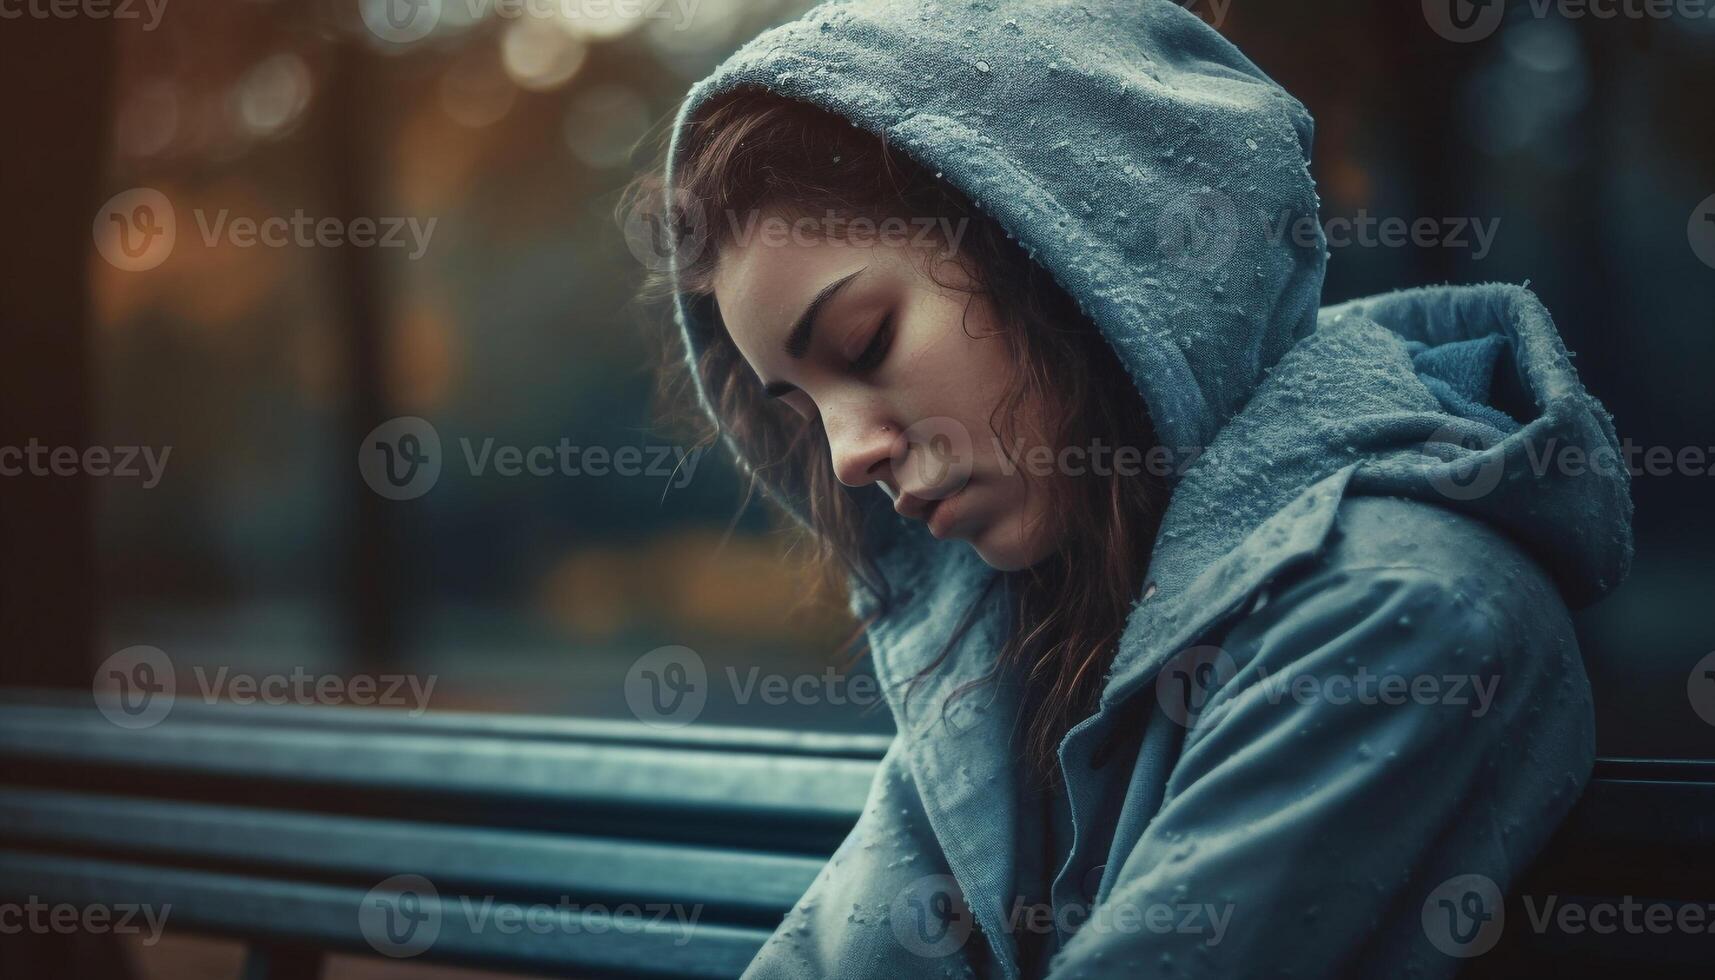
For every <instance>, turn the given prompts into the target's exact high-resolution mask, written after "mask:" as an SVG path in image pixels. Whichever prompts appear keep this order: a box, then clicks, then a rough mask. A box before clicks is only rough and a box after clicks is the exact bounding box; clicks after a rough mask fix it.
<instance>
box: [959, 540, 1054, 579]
mask: <svg viewBox="0 0 1715 980" xmlns="http://www.w3.org/2000/svg"><path fill="white" fill-rule="evenodd" d="M970 544H971V549H972V550H974V551H975V552H976V553H977V557H979V558H981V559H982V560H983V562H984V563H985V564H987V565H988V566H989V567H990V568H993V569H995V570H996V571H1001V572H1016V571H1020V570H1022V569H1026V568H1029V567H1030V566H1032V565H1034V564H1036V563H1037V562H1040V561H1043V560H1044V559H1046V558H1048V557H1049V556H1050V555H1052V554H1053V553H1054V543H1053V542H1052V541H1028V540H1019V539H1017V538H1007V539H1005V540H1002V541H990V540H988V539H987V538H978V539H977V540H974V541H972V542H971V543H970Z"/></svg>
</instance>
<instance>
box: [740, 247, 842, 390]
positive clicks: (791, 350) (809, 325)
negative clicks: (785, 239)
mask: <svg viewBox="0 0 1715 980" xmlns="http://www.w3.org/2000/svg"><path fill="white" fill-rule="evenodd" d="M867 268H869V267H868V266H864V269H867ZM863 271H864V270H863V269H859V270H857V272H853V273H850V274H849V275H845V276H841V277H840V278H838V279H835V280H834V281H833V282H830V283H828V284H827V285H826V286H823V287H822V288H821V290H820V291H819V292H817V293H816V296H815V298H814V299H812V300H810V304H809V305H808V306H806V307H804V312H802V313H800V314H798V319H797V320H795V321H793V323H792V330H791V332H790V333H788V334H787V335H786V339H785V340H784V341H783V342H782V343H781V344H780V349H781V350H782V351H785V352H786V356H787V357H790V358H791V359H793V360H794V361H801V360H803V359H804V355H805V354H807V353H809V350H810V339H811V336H812V335H813V333H814V332H815V329H816V317H817V315H818V314H820V313H821V312H822V307H823V306H825V305H826V304H827V303H828V301H829V300H831V299H833V298H834V295H835V294H836V293H838V292H839V291H840V290H841V289H842V288H844V287H845V284H846V283H848V282H851V281H852V280H853V279H856V278H857V277H858V275H859V274H860V273H862V272H863ZM797 390H798V386H797V385H795V384H791V383H789V382H786V381H771V382H766V383H764V384H763V386H762V394H763V396H764V397H767V398H779V397H781V396H782V395H788V394H791V393H792V392H794V391H797Z"/></svg>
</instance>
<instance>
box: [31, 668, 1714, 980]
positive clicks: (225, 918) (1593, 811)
mask: <svg viewBox="0 0 1715 980" xmlns="http://www.w3.org/2000/svg"><path fill="white" fill-rule="evenodd" d="M887 743H888V739H887V737H885V736H862V735H855V736H854V735H819V734H802V733H789V732H777V731H765V730H740V729H724V728H715V727H707V726H693V727H687V728H683V729H676V730H659V729H653V728H649V727H647V726H643V725H641V724H622V723H617V722H606V721H583V720H565V719H549V718H535V717H516V716H490V715H476V714H459V715H449V714H431V715H424V716H421V717H417V718H412V717H409V716H407V715H405V714H403V713H397V712H388V711H381V710H375V711H364V710H360V709H345V708H307V707H290V708H286V707H265V706H249V707H239V706H233V705H207V704H200V703H197V704H187V703H180V704H178V705H176V706H175V707H174V708H173V710H172V712H171V713H170V715H169V716H168V717H167V718H166V719H165V720H164V721H162V722H160V723H159V724H157V725H154V726H153V727H149V728H144V729H140V730H128V729H125V728H121V727H119V726H117V725H115V724H113V723H111V722H110V721H108V720H107V718H106V717H105V716H104V715H103V714H102V713H101V712H99V711H98V710H96V709H95V708H94V707H92V706H91V704H90V700H89V697H88V695H83V696H82V697H81V698H74V697H71V696H69V695H64V694H50V693H43V692H12V693H9V694H6V695H4V696H3V697H0V764H3V765H4V767H5V771H6V773H7V778H6V781H5V784H4V786H0V901H12V902H17V901H24V900H26V899H28V898H30V897H32V896H33V897H36V898H38V899H40V900H42V901H46V902H56V903H72V904H77V905H105V906H113V905H117V904H121V903H134V904H145V905H151V906H154V907H157V908H159V907H164V906H169V905H170V906H171V911H170V928H171V929H172V930H173V931H175V932H178V931H186V932H193V933H207V934H211V935H217V936H225V937H236V938H238V939H240V940H243V941H244V942H246V943H247V944H248V946H249V951H250V952H249V961H248V963H247V966H246V972H245V976H246V977H252V978H283V977H294V978H297V977H314V976H316V975H317V974H318V972H319V970H320V967H321V959H322V955H323V953H324V952H327V951H350V952H358V953H368V954H371V955H378V954H386V955H406V954H409V955H413V956H415V957H416V958H417V959H418V960H420V961H425V962H444V963H453V964H466V965H477V966H485V967H489V968H498V969H502V970H507V971H517V972H535V973H547V974H556V975H577V976H616V977H617V976H625V977H632V976H635V977H733V976H737V975H738V974H739V973H740V972H742V970H743V969H744V966H745V965H746V964H747V963H748V962H749V961H750V959H751V957H752V956H753V955H754V954H755V952H756V950H757V949H758V947H759V946H760V945H761V944H762V942H763V941H764V940H765V939H766V938H767V937H768V936H769V934H770V933H771V932H772V931H773V929H774V927H775V926H776V925H777V924H778V923H779V921H780V917H781V915H782V914H783V913H784V912H785V911H786V910H787V909H788V908H790V907H791V905H792V903H793V902H794V901H796V900H797V898H798V897H799V896H800V895H801V894H803V892H804V890H805V889H806V888H807V887H808V886H809V884H810V883H811V881H812V879H813V878H814V877H815V875H816V874H817V872H818V871H819V870H820V868H821V866H822V864H823V863H824V862H825V860H826V858H827V856H828V855H829V854H830V853H831V852H832V850H833V848H834V847H835V846H836V845H837V844H838V843H839V841H840V840H841V839H842V838H843V837H844V836H845V834H846V832H847V831H848V829H849V828H850V827H851V825H852V823H853V822H854V821H855V820H856V818H857V815H858V813H859V811H860V809H861V807H862V805H863V803H864V800H865V797H866V794H867V792H868V789H869V783H870V780H871V776H872V774H873V772H874V770H875V766H876V763H877V760H878V759H879V758H880V757H881V755H882V753H883V752H884V751H885V749H886V747H887ZM400 874H412V875H419V876H421V877H422V878H423V879H426V880H427V881H428V882H429V883H430V884H431V886H432V894H431V893H430V892H428V891H422V890H420V889H415V888H414V887H411V888H406V889H405V890H406V891H411V892H412V897H411V898H410V899H409V900H408V901H409V906H408V907H406V906H404V905H402V904H401V903H403V902H406V901H407V899H406V898H405V896H404V892H403V891H399V892H395V891H386V890H383V891H377V890H376V889H377V886H378V885H379V884H380V883H382V882H383V881H385V880H387V879H389V878H392V877H393V876H396V875H400ZM1520 890H1523V891H1532V892H1540V893H1549V892H1551V893H1553V894H1556V895H1561V896H1579V895H1583V896H1613V897H1614V898H1616V899H1617V898H1618V897H1619V896H1622V895H1631V896H1634V897H1636V898H1638V899H1639V900H1649V899H1661V900H1670V901H1699V902H1715V762H1707V761H1705V762H1678V761H1648V760H1638V759H1603V760H1601V761H1600V763H1599V764H1598V767H1597V772H1596V778H1595V780H1594V781H1593V783H1592V784H1591V786H1590V787H1589V789H1588V791H1587V792H1586V793H1585V795H1584V797H1583V799H1582V800H1581V801H1580V802H1579V804H1578V806H1577V809H1576V810H1575V812H1574V814H1573V816H1572V817H1571V819H1570V820H1569V821H1568V822H1567V824H1566V825H1565V827H1564V828H1563V829H1562V831H1561V832H1560V834H1559V835H1558V837H1557V838H1556V840H1555V842H1554V845H1553V847H1552V849H1551V851H1550V853H1549V854H1547V855H1546V856H1545V857H1544V859H1543V860H1542V861H1541V862H1539V863H1538V865H1537V866H1536V868H1535V869H1534V870H1533V871H1532V872H1531V874H1530V875H1529V876H1528V879H1527V881H1525V882H1523V883H1522V884H1521V889H1520ZM567 899H569V900H570V902H571V903H572V904H571V905H567V904H566V900H567ZM366 907H367V908H368V909H369V912H368V913H366V912H365V909H366ZM508 909H510V910H511V911H507V910H508ZM632 909H636V910H638V915H636V916H633V915H631V914H630V910H632ZM526 910H529V911H528V915H534V916H535V917H536V920H535V923H536V924H535V926H533V927H531V926H527V925H521V923H527V922H529V921H530V920H529V918H528V917H527V915H526ZM675 910H676V911H675ZM407 912H408V913H410V916H405V915H404V913H407ZM657 913H660V914H657ZM365 914H368V915H369V916H370V918H368V919H365V918H364V916H365ZM387 914H395V915H398V916H401V917H400V918H397V919H396V920H390V921H395V922H396V923H397V924H402V925H408V921H407V919H408V918H409V919H410V921H418V920H421V921H434V920H435V919H436V918H438V922H437V923H436V928H435V930H434V935H433V936H432V941H431V942H429V943H427V944H426V945H423V946H422V948H421V949H416V948H413V943H416V944H417V945H422V944H421V937H420V936H412V937H407V938H403V939H401V938H400V937H404V936H406V934H407V932H409V930H408V929H401V930H400V931H398V932H396V933H394V934H392V935H391V936H390V937H386V936H384V937H380V938H378V937H377V934H376V932H375V929H374V928H373V924H374V923H375V922H376V921H377V920H376V918H375V916H377V915H387ZM1514 914H1517V915H1519V916H1521V919H1520V921H1523V919H1522V916H1523V912H1522V910H1520V911H1517V912H1515V911H1514V910H1513V909H1512V908H1510V907H1509V911H1508V915H1509V922H1510V921H1512V920H1511V916H1512V915H1514ZM693 916H694V920H692V917H693ZM411 917H414V918H411ZM687 920H692V921H689V922H688V921H687ZM503 921H508V922H510V923H511V924H512V926H513V928H510V929H506V928H501V927H500V926H499V923H501V922H503ZM366 923H367V924H366ZM1587 938H1588V942H1584V943H1579V942H1569V941H1568V940H1567V937H1564V936H1558V935H1536V934H1532V933H1531V932H1530V931H1529V930H1524V929H1516V930H1515V929H1509V930H1508V932H1507V940H1506V941H1505V942H1503V944H1502V946H1501V947H1497V949H1496V950H1495V952H1494V953H1493V954H1490V955H1486V956H1484V957H1482V958H1481V959H1479V960H1474V961H1473V968H1474V970H1475V971H1478V972H1481V971H1498V970H1503V969H1504V970H1509V971H1513V970H1517V969H1521V968H1522V969H1526V970H1528V971H1530V972H1537V971H1541V970H1548V969H1554V970H1557V971H1558V972H1561V973H1565V972H1567V971H1572V973H1573V975H1578V974H1579V973H1580V972H1581V971H1583V970H1586V969H1588V970H1596V971H1601V970H1604V969H1606V970H1618V969H1622V968H1624V969H1627V970H1636V969H1640V968H1643V967H1645V966H1648V967H1649V968H1650V969H1651V970H1652V971H1653V973H1652V975H1657V976H1660V975H1665V974H1666V973H1667V972H1669V971H1672V970H1675V969H1680V968H1687V969H1689V968H1692V967H1697V966H1701V967H1703V968H1707V964H1708V963H1709V962H1711V960H1710V958H1709V953H1710V947H1711V943H1710V940H1711V939H1712V938H1715V937H1711V936H1702V937H1695V936H1684V935H1681V936H1675V937H1661V936H1654V935H1650V936H1641V937H1640V936H1625V935H1596V934H1590V935H1588V937H1587ZM394 942H398V943H399V945H398V946H397V947H396V948H389V944H390V943H394ZM1622 964H1623V966H1622ZM1495 975H1505V974H1504V973H1496V974H1495Z"/></svg>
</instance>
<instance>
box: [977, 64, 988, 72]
mask: <svg viewBox="0 0 1715 980" xmlns="http://www.w3.org/2000/svg"><path fill="white" fill-rule="evenodd" d="M977 71H980V72H982V73H983V74H985V75H986V74H988V72H989V63H988V62H986V61H979V62H977Z"/></svg>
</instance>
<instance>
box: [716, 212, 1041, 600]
mask: <svg viewBox="0 0 1715 980" xmlns="http://www.w3.org/2000/svg"><path fill="white" fill-rule="evenodd" d="M901 237H903V236H893V237H892V239H891V240H890V239H889V238H888V237H886V236H871V238H870V239H869V240H866V241H857V242H853V241H847V240H843V239H835V238H817V239H812V238H810V237H808V236H804V235H792V236H788V240H787V241H782V240H781V237H780V236H774V237H771V238H770V237H767V236H761V235H756V236H750V238H749V240H748V241H734V242H730V243H728V244H726V245H724V246H723V247H722V249H721V251H720V253H719V256H718V260H717V264H716V267H715V276H714V292H715V302H716V303H717V304H718V306H719V308H720V313H721V318H722V320H724V321H725V323H726V327H727V331H728V333H729V334H730V335H731V337H732V340H733V343H734V344H735V345H737V347H738V350H739V352H740V353H741V354H742V355H743V356H744V359H745V361H746V362H748V363H749V364H750V367H751V369H752V370H753V371H754V372H755V373H756V376H757V378H758V383H759V384H761V385H763V386H765V390H766V392H767V393H768V394H770V395H771V396H774V397H778V398H779V399H780V400H781V401H784V402H785V403H786V404H787V405H789V406H790V407H791V408H792V409H793V410H794V411H796V412H798V413H799V414H800V415H803V416H804V417H805V418H815V417H816V416H818V415H819V416H821V420H822V428H823V430H824V431H825V432H826V433H827V438H828V448H829V452H830V453H831V455H832V463H833V469H834V474H835V476H837V477H838V478H839V480H840V482H841V483H844V484H845V485H847V486H851V487H861V486H865V485H867V484H870V483H879V484H881V485H882V487H883V488H884V489H885V490H886V492H887V495H888V496H889V497H890V498H893V501H894V507H895V509H896V510H898V511H899V512H900V513H902V514H904V515H906V516H907V517H913V518H917V519H923V520H927V522H928V524H929V530H930V533H931V534H933V535H934V536H935V537H937V538H961V539H963V540H966V541H969V542H970V544H971V547H973V548H975V549H976V551H977V554H978V555H980V556H981V557H982V559H983V561H985V562H987V563H988V564H989V565H991V566H993V567H995V568H997V569H1002V570H1008V571H1010V570H1015V569H1020V568H1025V567H1028V566H1030V565H1034V564H1035V563H1036V562H1038V561H1040V560H1042V559H1043V558H1045V557H1047V556H1048V555H1049V554H1051V553H1052V552H1053V551H1054V548H1055V546H1056V544H1057V535H1058V534H1059V533H1062V532H1060V531H1059V530H1058V529H1057V528H1056V527H1054V525H1055V522H1054V521H1053V520H1052V514H1051V513H1050V511H1049V509H1048V507H1047V497H1048V496H1049V494H1048V493H1047V492H1046V487H1044V486H1043V485H1042V481H1041V480H1039V479H1031V478H1030V474H1029V473H1027V472H1026V468H1025V466H1023V465H1020V464H1015V463H1012V462H1010V461H1009V460H1008V459H1006V458H1005V456H1003V455H1002V454H1001V448H1002V447H1001V446H1000V445H999V442H1000V437H999V436H997V435H996V434H995V433H994V431H993V429H992V428H991V425H990V417H991V415H992V413H993V412H994V410H995V409H996V407H997V406H998V405H999V404H1000V401H1001V398H1002V396H1003V394H1004V389H1005V386H1006V384H1007V381H1008V378H1009V372H1010V371H1011V369H1012V367H1013V365H1012V364H1011V357H1010V354H1009V350H1008V346H1007V343H1006V340H1005V338H1004V337H1002V336H1001V335H1000V334H999V332H998V329H997V325H996V323H995V318H994V310H993V308H992V305H991V304H990V303H989V302H988V301H987V299H986V298H984V297H982V296H981V295H978V294H975V293H971V292H965V291H961V287H967V286H969V285H970V280H969V277H968V276H967V275H966V274H965V273H964V272H963V270H962V269H961V268H960V266H959V264H958V263H957V262H955V261H953V260H952V259H951V258H949V257H948V256H947V254H946V252H945V250H944V248H943V246H941V245H939V244H937V245H933V246H930V245H921V244H908V243H906V242H903V241H901V240H900V239H901ZM931 264H935V265H936V266H938V268H937V269H936V271H935V276H934V277H933V278H932V277H931V275H930V269H931ZM936 278H938V279H940V280H941V282H944V283H947V284H948V285H945V286H943V285H941V284H940V283H938V282H936ZM1025 415H1026V417H1025V418H1021V419H1018V420H1016V421H1017V422H1018V423H1019V424H1018V426H1017V428H1018V430H1019V434H1018V438H1019V439H1020V440H1022V445H1021V446H1017V447H1013V448H1014V453H1013V456H1014V458H1017V459H1019V460H1020V461H1021V463H1022V462H1023V461H1024V459H1025V457H1024V456H1023V455H1022V453H1021V452H1020V450H1023V449H1028V448H1029V447H1030V446H1031V445H1033V444H1036V443H1037V442H1038V441H1039V440H1040V438H1041V437H1040V435H1039V433H1041V432H1042V431H1043V429H1042V427H1041V419H1040V413H1039V410H1038V409H1037V408H1036V407H1035V406H1032V407H1031V408H1030V409H1029V410H1027V411H1026V412H1025Z"/></svg>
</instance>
